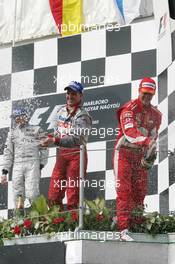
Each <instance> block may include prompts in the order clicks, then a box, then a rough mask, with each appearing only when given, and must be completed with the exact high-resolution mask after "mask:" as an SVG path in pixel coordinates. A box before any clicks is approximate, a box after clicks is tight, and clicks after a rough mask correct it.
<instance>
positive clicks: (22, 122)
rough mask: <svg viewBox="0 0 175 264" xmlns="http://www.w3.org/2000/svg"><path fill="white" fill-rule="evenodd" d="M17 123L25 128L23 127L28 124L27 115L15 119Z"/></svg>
mask: <svg viewBox="0 0 175 264" xmlns="http://www.w3.org/2000/svg"><path fill="white" fill-rule="evenodd" d="M15 122H16V124H18V125H21V126H23V125H25V124H27V122H28V117H27V116H26V115H20V116H17V117H15Z"/></svg>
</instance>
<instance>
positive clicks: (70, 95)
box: [66, 89, 82, 106]
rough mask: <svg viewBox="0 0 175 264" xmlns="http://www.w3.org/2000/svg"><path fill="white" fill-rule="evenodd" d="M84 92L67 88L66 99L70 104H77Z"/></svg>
mask: <svg viewBox="0 0 175 264" xmlns="http://www.w3.org/2000/svg"><path fill="white" fill-rule="evenodd" d="M81 99H82V94H81V93H78V92H74V91H73V90H71V89H68V90H67V93H66V101H67V105H68V106H75V105H77V104H79V103H80V102H81Z"/></svg>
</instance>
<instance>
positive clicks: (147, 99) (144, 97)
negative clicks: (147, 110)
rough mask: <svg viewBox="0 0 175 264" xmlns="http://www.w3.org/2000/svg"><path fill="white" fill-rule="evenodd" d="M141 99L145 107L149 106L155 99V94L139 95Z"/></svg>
mask: <svg viewBox="0 0 175 264" xmlns="http://www.w3.org/2000/svg"><path fill="white" fill-rule="evenodd" d="M139 98H140V100H141V102H142V104H143V105H144V106H148V105H150V103H151V100H152V98H153V94H151V93H143V92H140V93H139Z"/></svg>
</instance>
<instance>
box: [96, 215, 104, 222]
mask: <svg viewBox="0 0 175 264" xmlns="http://www.w3.org/2000/svg"><path fill="white" fill-rule="evenodd" d="M96 220H97V221H98V222H101V221H103V220H104V215H103V214H97V215H96Z"/></svg>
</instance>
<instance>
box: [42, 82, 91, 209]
mask: <svg viewBox="0 0 175 264" xmlns="http://www.w3.org/2000/svg"><path fill="white" fill-rule="evenodd" d="M65 90H66V91H67V94H66V101H67V104H66V105H65V106H63V107H61V108H60V109H59V110H58V111H57V114H56V117H55V122H54V123H55V125H54V131H55V133H54V136H48V138H47V139H45V140H44V142H42V145H43V146H47V145H50V144H55V145H57V146H60V149H59V153H58V156H57V161H56V164H55V167H54V169H53V172H52V176H51V181H50V187H49V193H48V198H49V201H50V204H58V205H59V206H60V208H61V209H63V204H62V200H63V198H64V196H65V192H66V193H67V208H68V209H69V210H71V209H75V208H77V207H78V203H79V169H80V145H85V146H86V143H87V140H88V135H89V132H90V129H91V123H92V122H91V117H90V116H89V114H88V113H87V112H86V110H85V109H84V108H83V107H82V100H83V86H82V85H81V84H80V83H78V82H71V83H70V84H69V85H68V86H67V87H66V88H65ZM84 167H85V171H86V167H87V153H86V152H85V157H84Z"/></svg>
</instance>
